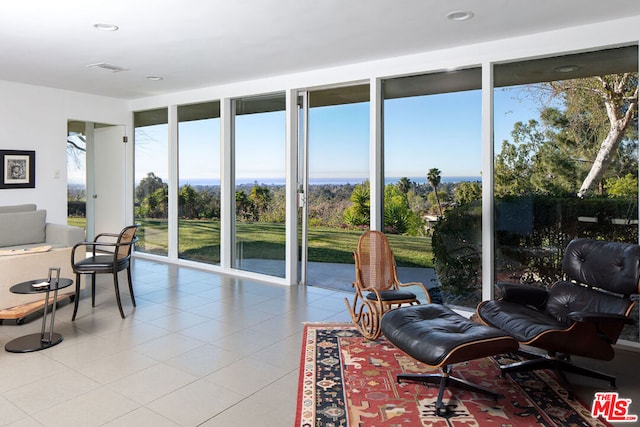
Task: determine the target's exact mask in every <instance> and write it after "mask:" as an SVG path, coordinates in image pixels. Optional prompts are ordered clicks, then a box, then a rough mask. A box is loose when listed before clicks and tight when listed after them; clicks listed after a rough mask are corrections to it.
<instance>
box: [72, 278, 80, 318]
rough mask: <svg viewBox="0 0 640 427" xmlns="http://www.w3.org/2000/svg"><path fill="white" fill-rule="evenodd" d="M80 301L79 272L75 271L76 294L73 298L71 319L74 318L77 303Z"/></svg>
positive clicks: (76, 311)
mask: <svg viewBox="0 0 640 427" xmlns="http://www.w3.org/2000/svg"><path fill="white" fill-rule="evenodd" d="M79 302H80V274H79V273H76V296H75V297H74V298H73V316H71V321H72V322H73V321H74V320H76V314H78V303H79Z"/></svg>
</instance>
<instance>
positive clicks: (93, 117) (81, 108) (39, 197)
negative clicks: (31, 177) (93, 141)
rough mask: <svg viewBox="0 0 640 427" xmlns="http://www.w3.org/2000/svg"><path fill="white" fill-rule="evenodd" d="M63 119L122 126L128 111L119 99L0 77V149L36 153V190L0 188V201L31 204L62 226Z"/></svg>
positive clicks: (64, 202) (64, 209)
mask: <svg viewBox="0 0 640 427" xmlns="http://www.w3.org/2000/svg"><path fill="white" fill-rule="evenodd" d="M68 119H76V120H86V121H95V122H102V123H112V124H128V121H129V120H130V113H129V112H128V111H127V104H126V102H125V101H124V100H119V99H113V98H106V97H98V96H93V95H86V94H80V93H76V92H70V91H64V90H57V89H51V88H46V87H40V86H32V85H25V84H19V83H12V82H7V81H0V149H5V150H34V151H35V152H36V188H35V189H7V190H4V189H3V190H0V205H11V204H20V203H35V204H37V205H38V208H42V209H46V210H47V221H49V222H55V223H62V224H66V221H67V151H66V136H67V120H68ZM123 192H124V189H123Z"/></svg>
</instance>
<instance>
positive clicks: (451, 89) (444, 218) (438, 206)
mask: <svg viewBox="0 0 640 427" xmlns="http://www.w3.org/2000/svg"><path fill="white" fill-rule="evenodd" d="M480 87H481V71H480V68H470V69H464V70H456V71H449V72H442V73H433V74H423V75H415V76H407V77H400V78H393V79H387V80H384V81H383V93H384V114H383V116H384V178H385V179H384V182H385V191H384V202H383V203H384V222H385V232H386V234H387V236H388V238H389V240H390V243H391V245H392V248H393V250H394V254H395V257H396V263H397V265H398V274H399V278H400V280H401V281H403V282H409V281H420V282H422V283H424V284H425V285H426V286H427V287H428V288H430V289H431V293H432V296H433V297H434V298H435V299H436V300H440V298H442V300H443V301H444V302H446V303H449V304H454V305H459V306H467V307H475V305H476V304H477V303H478V302H479V301H480V299H481V295H482V283H481V277H482V274H481V271H482V269H481V259H482V257H481V253H482V248H481V227H480V224H481V193H482V186H481V177H480V171H481V169H482V163H481V158H482V134H481V125H482V105H481V90H480Z"/></svg>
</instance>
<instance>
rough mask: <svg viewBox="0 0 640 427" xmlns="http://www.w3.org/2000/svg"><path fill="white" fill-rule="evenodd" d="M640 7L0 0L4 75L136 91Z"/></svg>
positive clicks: (611, 3)
mask: <svg viewBox="0 0 640 427" xmlns="http://www.w3.org/2000/svg"><path fill="white" fill-rule="evenodd" d="M457 10H469V11H472V12H473V13H474V18H473V19H471V20H468V21H464V22H456V21H451V20H449V19H447V18H446V15H447V13H449V12H451V11H457ZM639 14H640V1H638V0H607V1H603V0H535V1H533V0H482V1H479V0H57V1H53V0H2V2H1V5H0V80H8V81H16V82H23V83H29V84H35V85H43V86H50V87H55V88H61V89H69V90H74V91H79V92H87V93H93V94H99V95H106V96H112V97H118V98H138V97H143V96H151V95H159V94H163V93H168V92H175V91H180V90H188V89H194V88H198V87H205V86H212V85H217V84H223V83H230V82H234V81H243V80H251V79H256V78H261V77H267V76H274V75H279V74H288V73H292V72H298V71H305V70H311V69H318V68H324V67H330V66H336V65H346V64H350V63H356V62H361V61H366V60H374V59H379V58H387V57H395V56H401V55H406V54H412V53H417V52H424V51H429V50H433V49H441V48H447V47H453V46H458V45H464V44H470V43H476V42H482V41H489V40H495V39H501V38H507V37H513V36H518V35H524V34H530V33H536V32H542V31H548V30H553V29H558V28H565V27H572V26H577V25H582V24H589V23H594V22H600V21H607V20H612V19H618V18H624V17H628V16H634V15H639ZM96 23H109V24H115V25H117V26H119V30H118V31H115V32H107V31H101V30H97V29H95V28H94V27H93V25H94V24H96ZM99 62H106V63H109V64H114V65H117V66H120V67H124V68H127V69H128V70H127V71H120V72H116V73H113V72H111V71H107V70H103V69H99V68H88V67H87V65H89V64H95V63H99ZM149 75H157V76H162V78H163V79H162V80H161V81H150V80H147V79H145V77H146V76H149Z"/></svg>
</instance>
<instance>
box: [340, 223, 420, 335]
mask: <svg viewBox="0 0 640 427" xmlns="http://www.w3.org/2000/svg"><path fill="white" fill-rule="evenodd" d="M353 258H354V260H355V263H356V280H355V282H353V283H352V286H353V287H354V288H355V291H356V294H355V297H354V299H353V304H350V303H349V299H348V298H345V303H346V304H347V308H348V309H349V313H350V314H351V319H352V320H353V323H354V325H355V326H356V327H357V328H358V330H359V331H360V333H361V334H362V335H363V336H364V337H365V338H367V339H370V340H375V339H377V338H378V337H379V336H380V333H381V329H380V319H381V318H382V315H383V314H385V313H386V312H387V311H389V310H392V309H394V308H398V307H400V306H402V305H403V304H408V305H415V304H420V301H419V300H418V297H417V296H416V294H414V293H413V292H410V291H408V290H401V289H400V288H401V287H407V286H415V287H419V288H421V289H422V290H423V291H424V293H425V295H426V302H427V303H430V302H431V296H430V295H429V292H428V291H427V288H426V287H425V286H424V285H423V284H422V283H420V282H409V283H400V281H399V280H398V276H397V273H396V262H395V259H394V257H393V252H392V251H391V247H390V246H389V241H388V240H387V237H386V236H385V235H384V233H381V232H379V231H373V230H370V231H367V232H365V233H364V234H363V235H362V236H360V240H359V241H358V249H357V251H356V252H354V253H353Z"/></svg>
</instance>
